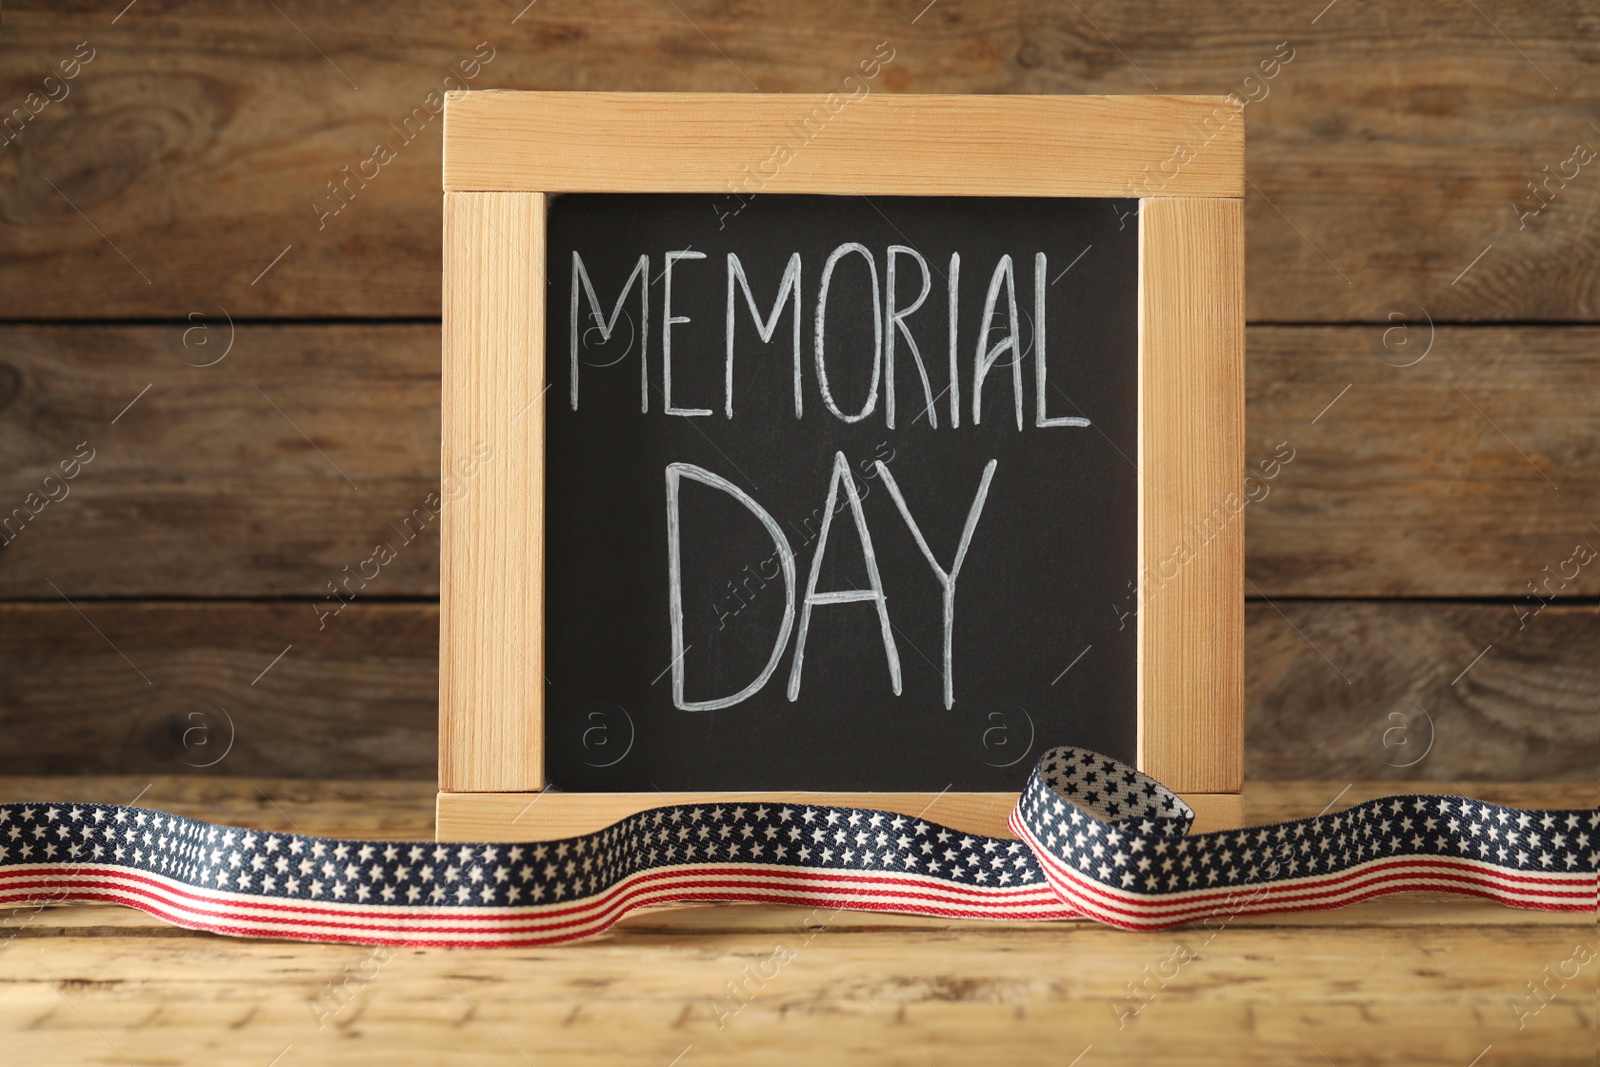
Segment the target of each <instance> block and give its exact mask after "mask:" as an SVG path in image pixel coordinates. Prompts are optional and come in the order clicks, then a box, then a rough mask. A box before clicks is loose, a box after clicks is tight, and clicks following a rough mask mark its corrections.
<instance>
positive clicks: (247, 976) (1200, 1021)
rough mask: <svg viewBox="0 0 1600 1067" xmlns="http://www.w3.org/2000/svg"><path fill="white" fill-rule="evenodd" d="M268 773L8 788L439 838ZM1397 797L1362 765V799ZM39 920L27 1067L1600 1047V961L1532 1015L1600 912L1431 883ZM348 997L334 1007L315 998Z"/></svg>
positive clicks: (1288, 802) (1502, 793) (20, 931)
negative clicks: (1275, 890)
mask: <svg viewBox="0 0 1600 1067" xmlns="http://www.w3.org/2000/svg"><path fill="white" fill-rule="evenodd" d="M256 784H257V785H259V786H261V787H262V789H261V791H264V792H266V793H268V794H270V795H271V796H272V797H273V804H274V805H275V807H276V809H277V810H274V808H273V807H269V806H268V805H266V804H263V803H262V801H261V800H260V798H259V796H258V791H257V790H255V789H253V788H252V787H251V786H250V785H248V784H246V783H244V782H231V783H229V782H220V781H216V780H209V781H197V780H194V779H188V780H181V779H171V778H161V779H158V780H157V781H156V782H154V783H150V782H149V781H148V780H134V779H126V778H122V779H65V780H40V779H30V780H18V779H0V801H11V800H19V799H23V798H39V797H41V796H47V797H51V798H57V799H63V800H69V799H96V800H101V799H103V800H122V799H126V798H127V797H128V796H129V795H130V794H131V792H133V791H137V790H138V789H140V788H144V787H145V786H147V785H148V786H149V789H148V792H147V793H146V797H145V799H146V801H148V802H149V803H152V804H159V805H160V806H162V807H165V808H167V809H169V810H175V811H179V812H182V813H184V814H193V815H200V816H208V815H209V816H215V815H216V814H217V813H219V812H228V813H230V814H231V813H241V814H243V813H253V814H254V815H255V816H256V817H255V818H252V819H246V820H244V821H245V822H246V823H247V824H248V825H255V826H259V827H263V828H270V829H281V828H289V827H290V826H294V827H299V828H301V829H302V830H304V831H306V832H319V831H321V832H333V833H340V834H343V835H346V836H356V835H365V834H372V835H374V836H379V837H390V836H410V837H421V838H425V837H426V836H427V834H426V832H425V830H426V828H427V823H428V815H429V810H430V809H429V806H428V798H429V796H430V795H431V790H432V783H429V782H423V783H414V784H409V785H404V786H403V785H401V784H399V783H396V784H394V785H385V786H382V787H379V788H376V789H373V791H372V792H371V793H369V794H367V803H365V804H361V803H359V799H360V797H361V793H360V791H359V790H360V789H366V788H371V787H370V786H367V785H365V784H363V785H362V786H360V787H352V786H351V785H349V784H348V783H310V782H279V781H272V780H268V781H262V782H259V783H256ZM1341 785H1342V783H1331V782H1295V783H1271V784H1267V783H1252V785H1251V786H1250V787H1249V790H1248V791H1247V797H1248V800H1249V803H1251V804H1252V805H1253V810H1255V811H1259V812H1262V813H1270V814H1271V815H1272V816H1274V817H1275V816H1289V815H1301V814H1311V813H1313V812H1316V811H1319V810H1321V809H1322V808H1323V807H1324V806H1326V805H1327V803H1328V801H1329V799H1331V798H1333V796H1334V794H1335V793H1336V792H1337V791H1338V790H1339V789H1340V786H1341ZM1382 788H1383V785H1382V784H1378V783H1357V784H1355V785H1354V786H1351V787H1349V788H1348V789H1346V790H1345V798H1346V800H1348V801H1354V800H1356V799H1364V798H1365V797H1366V796H1369V795H1372V791H1374V790H1378V791H1381V790H1382ZM407 790H409V791H407ZM1473 792H1474V795H1485V796H1486V797H1488V798H1490V799H1498V800H1503V801H1506V802H1510V803H1522V804H1538V803H1544V804H1550V805H1563V804H1577V803H1582V800H1581V798H1580V794H1579V793H1578V792H1577V791H1576V790H1574V789H1573V788H1572V787H1570V786H1569V787H1566V788H1565V792H1564V793H1562V792H1561V791H1560V787H1552V786H1549V785H1543V786H1538V787H1529V786H1523V785H1503V786H1500V787H1497V788H1494V789H1492V790H1491V791H1489V792H1487V793H1478V792H1477V791H1475V790H1474V791H1473ZM1343 802H1344V801H1341V803H1343ZM419 831H423V832H419ZM14 914H16V916H17V918H16V919H15V921H12V922H9V923H7V928H6V936H7V937H8V938H9V940H8V941H7V942H6V943H5V944H4V945H3V947H0V1035H3V1036H0V1040H3V1041H4V1043H5V1047H6V1050H7V1054H8V1060H7V1062H8V1063H15V1064H18V1065H33V1064H40V1065H44V1064H49V1065H54V1064H57V1063H62V1062H73V1063H105V1064H123V1063H125V1062H132V1063H142V1062H149V1061H159V1062H163V1063H190V1062H194V1063H207V1064H240V1065H243V1067H261V1065H262V1064H266V1063H270V1062H271V1061H272V1058H273V1057H274V1056H279V1057H281V1059H282V1062H285V1063H292V1062H302V1063H305V1062H315V1063H350V1064H366V1063H372V1062H384V1061H389V1060H396V1061H403V1062H407V1063H459V1062H463V1061H464V1060H470V1061H471V1062H474V1063H490V1064H500V1063H504V1064H507V1065H514V1064H524V1063H526V1062H534V1063H544V1062H547V1061H554V1062H560V1063H579V1064H591V1063H593V1064H602V1063H614V1062H618V1061H619V1060H626V1061H628V1062H636V1063H656V1064H668V1063H670V1062H671V1061H672V1059H673V1058H674V1057H680V1058H681V1062H686V1063H687V1062H710V1063H723V1062H726V1063H741V1064H743V1063H759V1064H766V1063H785V1062H792V1059H793V1056H794V1053H795V1052H797V1051H798V1052H800V1053H801V1054H803V1055H804V1056H805V1057H807V1058H810V1057H816V1056H823V1057H828V1058H829V1059H832V1060H836V1061H841V1062H872V1063H896V1064H906V1065H913V1064H923V1063H924V1062H925V1058H926V1060H931V1061H932V1062H934V1063H940V1064H943V1063H954V1062H993V1061H995V1059H996V1057H997V1056H1000V1057H1004V1059H1005V1062H1016V1063H1031V1062H1049V1063H1064V1062H1069V1060H1070V1057H1071V1056H1076V1055H1080V1054H1081V1053H1083V1051H1084V1049H1085V1048H1086V1047H1089V1046H1092V1049H1091V1051H1089V1052H1088V1054H1087V1056H1086V1057H1085V1059H1084V1062H1090V1060H1089V1059H1088V1057H1093V1056H1099V1057H1111V1056H1117V1057H1123V1058H1125V1059H1127V1060H1129V1061H1131V1062H1138V1063H1150V1062H1179V1063H1187V1064H1196V1065H1209V1064H1229V1065H1232V1064H1241V1063H1243V1064H1257V1063H1260V1064H1271V1065H1273V1067H1277V1065H1279V1064H1307V1065H1312V1064H1325V1063H1326V1062H1327V1061H1328V1060H1331V1061H1332V1062H1334V1063H1370V1064H1384V1063H1394V1064H1405V1065H1407V1067H1410V1065H1413V1064H1422V1065H1428V1067H1433V1065H1437V1067H1461V1065H1462V1064H1465V1063H1469V1062H1470V1061H1471V1059H1472V1057H1473V1056H1476V1055H1479V1054H1480V1053H1482V1052H1483V1050H1484V1048H1485V1046H1487V1045H1493V1046H1494V1047H1493V1050H1492V1052H1491V1053H1490V1055H1491V1056H1499V1057H1501V1058H1502V1060H1503V1062H1508V1063H1519V1064H1579V1063H1587V1062H1589V1059H1590V1057H1591V1055H1592V1049H1593V1036H1594V1005H1595V997H1594V984H1593V981H1592V979H1591V978H1590V977H1589V975H1587V974H1583V976H1582V977H1580V978H1579V979H1577V980H1574V981H1571V982H1569V983H1568V984H1567V985H1566V986H1565V987H1564V988H1562V989H1561V990H1559V991H1558V992H1557V993H1556V995H1555V997H1554V998H1553V999H1551V1001H1550V1003H1549V1004H1548V1005H1546V1006H1544V1007H1543V1008H1542V1009H1541V1010H1540V1011H1539V1012H1538V1014H1536V1015H1534V1016H1532V1017H1529V1018H1526V1019H1525V1020H1522V1021H1523V1022H1525V1025H1524V1026H1523V1027H1522V1028H1521V1029H1519V1028H1518V1023H1519V1019H1518V1016H1517V1014H1516V1013H1515V1012H1513V1011H1512V1009H1511V1007H1510V1003H1511V1001H1512V1000H1513V999H1514V998H1517V997H1520V996H1523V995H1525V994H1526V989H1525V988H1524V984H1525V983H1526V982H1528V981H1531V980H1537V979H1540V978H1541V976H1542V975H1543V974H1544V970H1543V969H1544V968H1545V967H1546V966H1551V967H1552V968H1553V967H1554V966H1556V965H1557V964H1559V963H1560V962H1561V961H1563V960H1566V959H1568V958H1569V957H1570V956H1571V954H1572V952H1573V950H1574V947H1575V946H1576V945H1578V944H1590V945H1592V944H1593V936H1594V929H1593V920H1592V917H1591V916H1588V915H1571V914H1561V915H1551V914H1545V913H1538V912H1518V911H1511V910H1509V909H1505V908H1499V907H1496V906H1494V905H1490V904H1487V903H1483V902H1475V901H1471V900H1462V899H1459V898H1455V899H1449V900H1446V899H1443V898H1440V897H1437V896H1434V895H1432V894H1413V895H1407V896H1403V897H1393V898H1387V899H1385V900H1379V901H1372V902H1368V903H1365V904H1359V905H1355V906H1353V907H1350V908H1345V909H1341V910H1338V911H1333V912H1320V913H1309V914H1305V915H1294V916H1251V917H1241V918H1239V919H1238V920H1236V921H1235V922H1231V923H1229V924H1228V925H1226V926H1225V927H1222V928H1221V929H1220V930H1216V931H1215V932H1213V931H1208V930H1204V929H1184V930H1175V931H1169V932H1163V933H1155V934H1131V933H1127V932H1124V931H1117V930H1109V929H1106V928H1104V927H1100V926H1096V925H1093V924H1089V923H1076V922H1068V923H1026V924H1016V925H1011V924H1004V925H1002V924H996V923H976V922H963V921H959V920H931V919H913V918H907V917H898V916H884V915H866V914H856V913H851V912H836V911H819V910H815V909H810V910H808V909H800V908H776V907H764V906H754V905H741V906H683V907H665V908H655V909H650V910H648V911H645V912H641V913H639V914H636V915H634V916H632V917H631V918H629V919H626V920H624V922H623V923H622V924H621V925H619V926H618V927H617V928H616V929H615V930H614V931H613V932H612V933H610V934H608V935H605V936H603V937H600V938H596V939H593V940H590V941H587V942H583V943H580V944H576V945H568V946H560V947H556V948H546V949H527V950H519V949H511V950H495V951H492V952H482V953H470V952H459V951H447V950H407V951H403V952H394V953H381V954H379V955H376V956H374V955H373V954H372V952H371V950H368V949H365V948H359V947H351V946H329V945H303V944H291V943H286V942H272V941H242V940H233V939H229V938H221V937H215V936H211V935H204V934H195V933H191V932H187V931H181V930H174V929H172V928H170V927H165V926H162V925H160V924H158V923H156V922H155V921H154V920H152V919H149V918H146V917H144V916H142V915H140V914H138V913H135V912H132V911H129V910H127V909H122V908H117V907H113V906H101V905H95V906H75V907H55V908H46V909H44V910H42V911H34V910H32V909H25V910H23V911H21V912H18V913H14ZM780 945H781V946H783V947H786V948H788V949H789V950H791V951H792V952H793V958H792V959H791V960H789V962H788V963H786V964H784V965H783V966H782V967H781V969H778V970H777V972H776V974H773V975H772V977H770V978H764V979H761V980H760V983H759V985H758V984H757V983H756V982H754V981H751V980H750V979H749V978H747V977H746V975H747V973H750V972H753V971H754V970H755V969H756V968H757V966H758V965H760V964H761V963H762V962H763V961H766V960H768V959H769V958H771V957H772V955H773V953H774V951H775V950H776V948H777V946H780ZM1179 945H1183V946H1186V947H1188V948H1190V949H1191V950H1192V951H1193V953H1194V956H1195V958H1194V959H1193V960H1192V961H1191V962H1189V963H1186V964H1184V965H1183V966H1182V967H1181V969H1180V970H1178V972H1177V974H1176V975H1175V976H1174V977H1172V978H1171V979H1169V980H1168V981H1166V982H1164V983H1162V984H1161V988H1160V989H1159V990H1158V991H1157V992H1156V993H1155V994H1154V996H1153V998H1151V999H1149V1001H1148V1003H1146V1004H1145V1005H1144V1006H1143V1007H1141V1008H1140V1010H1139V1012H1138V1014H1137V1015H1136V1016H1133V1017H1131V1018H1129V1017H1126V1016H1123V1017H1121V1018H1119V1013H1118V1012H1117V1011H1116V1010H1115V1009H1114V1005H1116V1004H1117V1003H1119V1002H1121V1001H1122V1000H1123V998H1126V997H1127V996H1128V990H1127V983H1130V982H1135V983H1137V982H1141V981H1143V980H1144V978H1145V974H1146V971H1145V968H1147V967H1148V968H1150V970H1151V971H1155V970H1156V969H1158V968H1159V967H1160V965H1161V964H1162V962H1163V961H1166V960H1168V959H1169V958H1171V956H1172V954H1173V952H1174V950H1175V949H1176V948H1177V947H1178V946H1179ZM1375 960H1379V961H1381V966H1375V965H1374V961H1375ZM1441 961H1442V962H1443V964H1445V965H1441ZM747 968H748V969H749V971H748V972H747ZM768 973H769V974H770V973H771V968H770V965H769V967H768ZM729 983H745V988H746V993H745V994H744V996H743V997H741V998H740V1000H737V1001H735V1000H729V999H728V998H729V991H728V985H729ZM324 998H326V999H324ZM319 1003H320V1004H322V1006H323V1008H324V1010H322V1011H318V1010H315V1006H316V1005H318V1004H319ZM733 1009H737V1010H736V1011H734V1010H733ZM1119 1022H1121V1023H1122V1024H1123V1025H1121V1026H1119ZM319 1023H320V1024H321V1025H320V1026H319ZM286 1048H287V1049H288V1052H287V1054H285V1049H286ZM1063 1050H1065V1054H1064V1052H1063ZM691 1057H692V1060H691V1059H690V1058H691ZM1324 1057H1326V1059H1324Z"/></svg>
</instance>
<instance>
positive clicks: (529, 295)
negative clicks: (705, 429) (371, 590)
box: [439, 193, 548, 791]
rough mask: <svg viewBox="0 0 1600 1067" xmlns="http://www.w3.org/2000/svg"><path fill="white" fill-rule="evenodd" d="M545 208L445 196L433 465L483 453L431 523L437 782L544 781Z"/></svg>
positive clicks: (536, 199)
mask: <svg viewBox="0 0 1600 1067" xmlns="http://www.w3.org/2000/svg"><path fill="white" fill-rule="evenodd" d="M544 205H545V197H544V194H542V193H447V194H445V234H446V237H445V247H446V256H445V261H444V264H445V295H446V297H447V301H446V304H445V320H444V386H443V389H444V404H443V409H442V413H441V435H442V436H441V440H442V446H443V452H442V455H443V457H444V470H445V474H446V476H447V477H448V475H449V473H450V472H451V462H450V457H451V456H454V455H460V454H464V453H466V452H467V451H469V450H470V451H472V452H473V453H474V454H480V453H481V454H482V455H483V456H485V457H486V461H485V463H484V465H483V468H482V473H481V474H480V475H479V476H478V480H479V482H480V483H481V484H480V485H478V486H476V487H475V491H474V492H471V493H468V494H466V495H464V496H463V497H462V499H461V501H460V502H459V503H455V504H452V505H451V506H450V507H449V508H448V509H447V510H446V511H445V513H444V524H443V527H442V534H441V537H442V541H441V551H440V559H439V582H440V586H441V589H440V603H439V788H441V789H452V790H469V791H482V790H513V791H515V790H526V789H539V788H542V787H543V786H544V407H543V404H544V396H545V393H546V391H547V390H548V386H544V385H543V382H544V379H545V375H544V306H545V284H544V269H543V264H544V228H545V220H544Z"/></svg>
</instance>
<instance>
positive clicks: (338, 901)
mask: <svg viewBox="0 0 1600 1067" xmlns="http://www.w3.org/2000/svg"><path fill="white" fill-rule="evenodd" d="M1193 818H1194V813H1193V812H1192V811H1191V810H1190V809H1189V807H1188V806H1187V805H1186V804H1184V802H1183V801H1182V800H1181V799H1180V798H1179V797H1178V796H1177V795H1176V794H1174V793H1172V792H1171V791H1170V790H1168V789H1166V787H1164V786H1162V785H1161V784H1160V783H1159V782H1157V781H1155V780H1154V779H1152V778H1150V777H1148V776H1147V775H1144V774H1142V773H1140V772H1138V771H1136V770H1134V769H1132V768H1130V767H1128V766H1126V765H1124V764H1121V763H1119V762H1117V761H1116V760H1113V759H1109V758H1107V757H1105V756H1101V755H1099V754H1096V753H1093V752H1090V751H1088V750H1084V749H1074V748H1058V749H1053V750H1051V751H1049V752H1047V753H1046V754H1045V755H1044V757H1043V758H1042V759H1041V760H1040V762H1039V764H1038V766H1037V767H1036V768H1035V770H1034V772H1033V775H1032V776H1031V778H1030V779H1029V781H1028V784H1027V786H1026V788H1025V789H1024V790H1023V793H1022V795H1021V797H1020V799H1019V801H1018V805H1017V807H1016V809H1015V811H1014V812H1013V814H1012V817H1011V823H1010V825H1011V829H1012V831H1013V833H1015V834H1016V839H1008V838H997V837H987V836H984V835H980V834H970V833H963V832H961V831H958V830H953V829H951V828H949V827H946V826H942V825H940V824H939V823H937V822H934V821H931V820H927V819H923V818H918V817H915V816H909V815H904V814H896V813H894V812H886V811H874V810H868V809H859V808H847V807H832V806H825V805H810V804H785V803H774V802H760V801H751V802H746V803H720V804H700V805H683V806H672V807H662V808H655V809H652V810H649V811H645V812H641V813H639V814H637V815H633V816H630V817H628V818H626V819H623V820H621V821H620V822H617V823H615V824H613V825H612V826H609V827H607V828H605V829H604V830H601V831H599V832H597V833H593V834H588V835H585V836H581V837H573V838H566V839H562V840H554V841H540V842H527V843H522V844H500V843H475V844H458V843H436V842H431V841H430V842H415V841H345V840H337V839H330V838H323V837H315V836H310V835H305V834H298V833H275V832H268V831H263V830H251V829H241V828H237V827H229V826H219V825H215V824H212V823H208V822H203V821H200V820H197V819H191V818H187V817H184V816H179V815H173V814H169V813H166V812H162V811H156V810H151V809H145V808H135V807H123V806H119V805H112V804H87V803H75V804H54V803H51V804H21V805H17V804H12V805H5V806H0V906H6V905H11V906H28V905H32V906H38V905H41V904H49V903H55V902H64V901H69V900H77V901H106V902H115V903H122V904H127V905H131V906H133V907H136V908H140V909H142V910H144V911H146V912H148V913H150V914H152V915H155V916H157V917H159V918H162V919H165V920H167V921H169V922H172V923H174V924H176V925H179V926H186V927H191V928H195V929H203V930H212V931H216V932H220V933H228V934H237V935H245V936H267V937H288V938H298V939H304V940H320V941H352V942H360V943H372V944H380V943H381V944H405V945H462V946H474V945H475V946H494V945H518V944H540V943H549V942H556V941H566V940H572V939H575V938H579V937H584V936H587V935H590V934H593V933H597V932H599V931H602V930H604V929H606V928H607V927H609V926H610V925H611V924H612V923H614V922H615V921H616V920H617V919H618V918H620V917H621V916H622V915H624V914H626V913H627V912H628V911H630V910H632V909H634V908H636V907H640V906H644V905H647V904H652V903H663V902H668V901H695V900H719V901H725V900H731V901H740V900H745V901H765V902H772V903H785V904H799V905H807V906H831V907H839V908H852V909H859V910H868V911H896V912H902V913H909V914H918V915H929V916H938V917H960V918H986V919H1062V918H1073V917H1088V918H1092V919H1097V920H1099V921H1101V922H1105V923H1108V924H1111V925H1114V926H1123V927H1129V928H1136V929H1150V928H1157V927H1162V926H1171V925H1177V924H1180V923H1187V922H1196V921H1201V920H1204V919H1206V918H1208V917H1211V916H1217V915H1228V916H1232V915H1236V914H1240V913H1245V912H1263V911H1292V910H1303V909H1307V908H1328V907H1338V906H1341V905H1343V904H1347V903H1351V902H1353V901H1356V900H1361V899H1365V898H1367V897H1370V896H1374V895H1379V894H1382V893H1393V892H1401V891H1406V890H1417V889H1427V890H1444V891H1450V892H1458V893H1470V894H1473V895H1477V896H1483V897H1488V898H1490V899H1494V900H1498V901H1500V902H1502V903H1505V904H1507V905H1510V906H1515V907H1526V908H1544V909H1551V910H1578V911H1581V910H1589V909H1592V908H1594V907H1595V904H1596V869H1597V845H1596V838H1597V836H1600V812H1597V811H1595V810H1567V811H1526V810H1521V809H1516V808H1510V807H1506V806H1503V805H1498V804H1491V803H1487V802H1484V801H1477V800H1467V799H1463V798H1460V797H1445V796H1396V797H1386V798H1382V799H1379V800H1373V801H1367V802H1365V803H1362V804H1357V805H1355V806H1353V807H1351V808H1348V809H1346V810H1344V811H1340V812H1337V813H1333V814H1328V815H1319V816H1313V817H1310V818H1305V819H1295V820H1289V821H1286V822H1281V823H1276V824H1272V825H1269V826H1258V827H1251V828H1248V829H1242V830H1227V831H1220V832H1216V833H1209V834H1198V835H1193V834H1189V833H1188V830H1189V828H1190V826H1191V825H1192V822H1193Z"/></svg>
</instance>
